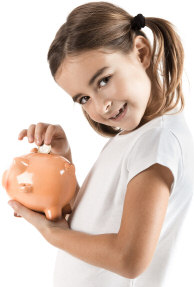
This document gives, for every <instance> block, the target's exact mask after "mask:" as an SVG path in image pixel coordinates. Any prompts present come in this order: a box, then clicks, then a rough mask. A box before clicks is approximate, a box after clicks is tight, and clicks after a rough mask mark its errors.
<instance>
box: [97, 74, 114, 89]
mask: <svg viewBox="0 0 194 287" xmlns="http://www.w3.org/2000/svg"><path fill="white" fill-rule="evenodd" d="M109 78H111V76H108V77H104V78H102V79H100V80H99V81H98V87H99V86H100V83H101V82H104V80H106V79H108V80H109ZM105 82H106V81H105ZM105 86H106V85H105ZM102 87H104V86H102Z"/></svg>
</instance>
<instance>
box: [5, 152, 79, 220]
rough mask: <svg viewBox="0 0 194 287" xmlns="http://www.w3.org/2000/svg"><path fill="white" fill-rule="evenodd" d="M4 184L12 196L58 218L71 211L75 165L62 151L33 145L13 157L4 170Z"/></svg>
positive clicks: (74, 186) (32, 207) (74, 184)
mask: <svg viewBox="0 0 194 287" xmlns="http://www.w3.org/2000/svg"><path fill="white" fill-rule="evenodd" d="M2 185H3V187H4V188H5V189H6V192H7V194H8V195H9V196H10V198H11V199H13V200H16V201H18V202H20V203H21V204H23V205H24V206H26V207H27V208H30V209H32V210H34V211H38V212H41V213H43V214H45V216H46V218H47V219H49V220H56V219H57V218H61V216H62V215H63V214H64V213H71V206H70V204H69V202H70V200H71V199H72V198H73V196H74V193H75V190H76V185H77V182H76V176H75V166H74V165H73V164H71V163H70V162H69V161H68V160H67V159H66V158H64V157H62V156H60V155H56V154H52V153H50V154H45V153H40V152H38V149H37V148H34V149H32V150H31V152H30V153H29V154H26V155H23V156H20V157H15V158H14V159H13V162H12V164H11V166H10V168H9V169H8V170H6V171H4V173H3V177H2Z"/></svg>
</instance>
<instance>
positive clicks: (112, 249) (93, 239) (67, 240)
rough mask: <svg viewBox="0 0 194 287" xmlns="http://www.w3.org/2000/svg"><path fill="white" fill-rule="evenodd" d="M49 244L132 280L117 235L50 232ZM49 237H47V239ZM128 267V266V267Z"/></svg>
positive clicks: (72, 231)
mask: <svg viewBox="0 0 194 287" xmlns="http://www.w3.org/2000/svg"><path fill="white" fill-rule="evenodd" d="M50 232H51V233H52V234H51V236H50V238H52V241H51V240H50V241H49V242H50V243H51V244H52V245H53V246H55V247H57V248H60V249H62V250H64V251H66V252H68V253H70V254H71V255H73V256H75V257H77V258H79V259H81V260H83V261H85V262H87V263H89V264H92V265H95V266H98V267H101V268H104V269H107V270H110V271H112V272H114V273H117V274H119V275H121V276H124V277H127V278H132V274H131V273H130V270H128V269H127V268H126V264H125V262H124V260H123V257H122V250H120V249H119V248H118V245H117V240H118V239H117V234H115V233H109V234H98V235H91V234H87V233H84V232H79V231H75V230H71V229H65V230H63V229H57V228H56V230H54V229H53V230H50ZM48 237H49V235H47V238H48ZM127 267H128V266H127Z"/></svg>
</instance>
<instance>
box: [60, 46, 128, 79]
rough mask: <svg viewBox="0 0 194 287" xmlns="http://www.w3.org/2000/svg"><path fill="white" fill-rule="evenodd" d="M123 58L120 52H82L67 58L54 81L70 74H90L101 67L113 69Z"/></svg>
mask: <svg viewBox="0 0 194 287" xmlns="http://www.w3.org/2000/svg"><path fill="white" fill-rule="evenodd" d="M125 57H126V56H124V55H123V54H121V53H120V52H115V51H110V50H105V49H103V50H102V49H99V50H91V51H86V52H82V53H80V54H78V55H76V56H67V57H66V58H65V59H64V60H63V62H62V64H61V65H60V67H59V69H58V71H57V73H56V76H55V79H56V80H59V78H61V77H63V76H67V75H68V74H69V75H72V74H75V75H76V74H82V73H87V74H92V73H94V72H95V71H97V70H98V69H100V68H101V67H103V66H112V67H115V66H116V65H118V64H119V63H121V62H120V61H121V60H125Z"/></svg>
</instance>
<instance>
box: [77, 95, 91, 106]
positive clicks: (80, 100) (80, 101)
mask: <svg viewBox="0 0 194 287" xmlns="http://www.w3.org/2000/svg"><path fill="white" fill-rule="evenodd" d="M84 98H89V97H87V96H85V97H81V98H80V99H79V103H80V104H81V105H84V104H85V103H82V99H84Z"/></svg>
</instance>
